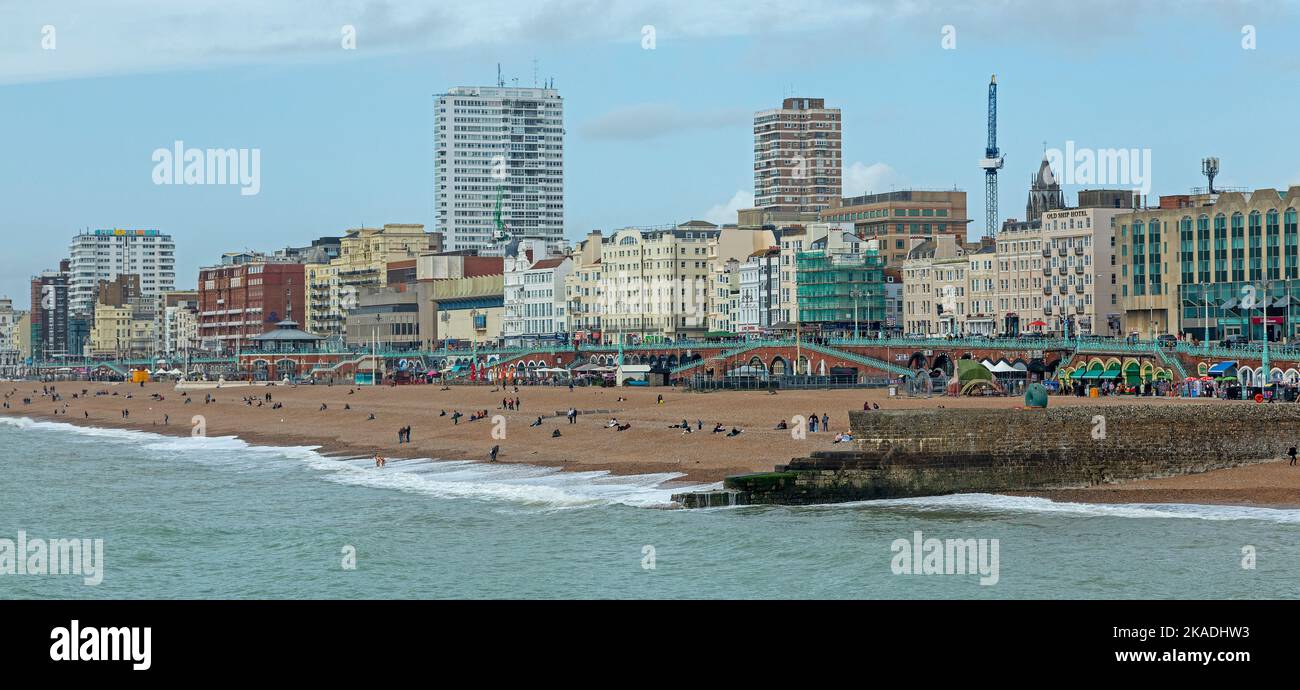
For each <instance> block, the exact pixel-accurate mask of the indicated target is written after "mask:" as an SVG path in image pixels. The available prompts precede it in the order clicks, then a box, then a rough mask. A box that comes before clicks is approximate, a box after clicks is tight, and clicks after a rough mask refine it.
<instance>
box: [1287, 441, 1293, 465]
mask: <svg viewBox="0 0 1300 690" xmlns="http://www.w3.org/2000/svg"><path fill="white" fill-rule="evenodd" d="M1286 454H1287V455H1288V456H1290V457H1291V462H1289V463H1287V464H1288V465H1290V466H1291V467H1295V446H1291V447H1290V448H1288V449H1287V451H1286Z"/></svg>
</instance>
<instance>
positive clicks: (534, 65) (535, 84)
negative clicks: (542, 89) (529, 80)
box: [533, 58, 537, 89]
mask: <svg viewBox="0 0 1300 690" xmlns="http://www.w3.org/2000/svg"><path fill="white" fill-rule="evenodd" d="M533 88H534V89H535V88H537V58H533Z"/></svg>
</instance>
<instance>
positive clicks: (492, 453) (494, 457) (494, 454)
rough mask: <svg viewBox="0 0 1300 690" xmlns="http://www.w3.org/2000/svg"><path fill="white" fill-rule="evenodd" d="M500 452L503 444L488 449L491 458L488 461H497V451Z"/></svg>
mask: <svg viewBox="0 0 1300 690" xmlns="http://www.w3.org/2000/svg"><path fill="white" fill-rule="evenodd" d="M499 452H501V446H492V450H491V451H488V458H489V460H488V462H496V461H497V453H499Z"/></svg>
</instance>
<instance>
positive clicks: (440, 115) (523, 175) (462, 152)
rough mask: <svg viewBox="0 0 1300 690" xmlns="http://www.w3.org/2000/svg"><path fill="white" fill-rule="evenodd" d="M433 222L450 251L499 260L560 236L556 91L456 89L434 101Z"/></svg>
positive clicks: (560, 129)
mask: <svg viewBox="0 0 1300 690" xmlns="http://www.w3.org/2000/svg"><path fill="white" fill-rule="evenodd" d="M433 116H434V117H433V121H434V137H433V140H434V171H433V174H434V182H433V196H434V202H433V204H434V224H435V229H436V230H439V231H441V232H442V233H443V237H444V248H445V250H447V251H458V250H466V249H473V250H478V251H480V252H481V253H483V254H488V255H496V256H502V255H504V252H505V248H506V246H507V245H508V244H509V243H510V241H511V240H518V239H521V238H524V237H529V238H541V239H544V240H546V241H548V242H553V243H557V244H558V243H559V242H560V241H561V240H563V238H564V101H563V99H562V98H561V97H560V94H559V92H558V91H556V90H555V89H553V88H515V87H507V86H505V85H504V83H503V82H498V85H497V86H461V87H457V88H454V89H451V90H450V91H448V92H447V93H444V94H439V95H437V96H434V106H433Z"/></svg>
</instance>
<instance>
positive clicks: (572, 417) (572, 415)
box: [568, 407, 578, 424]
mask: <svg viewBox="0 0 1300 690" xmlns="http://www.w3.org/2000/svg"><path fill="white" fill-rule="evenodd" d="M568 416H569V423H570V424H577V423H578V410H576V409H574V408H572V407H570V408H569V415H568Z"/></svg>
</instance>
